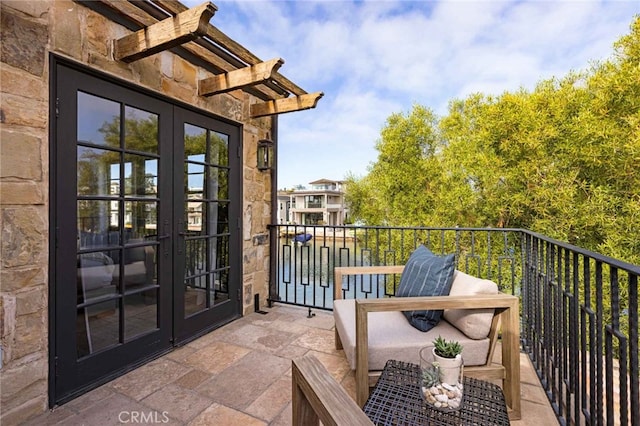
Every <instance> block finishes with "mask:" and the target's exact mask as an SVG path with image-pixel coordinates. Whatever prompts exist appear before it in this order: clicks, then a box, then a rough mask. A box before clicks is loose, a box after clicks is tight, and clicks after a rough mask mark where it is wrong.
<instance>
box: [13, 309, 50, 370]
mask: <svg viewBox="0 0 640 426" xmlns="http://www.w3.org/2000/svg"><path fill="white" fill-rule="evenodd" d="M46 328H47V321H46V318H45V314H44V312H36V313H33V314H28V315H18V316H16V334H15V336H14V345H13V353H12V358H13V359H19V358H22V357H24V356H27V355H31V354H38V353H42V354H44V353H45V352H46V348H47V346H46V343H47V338H46V332H43V330H46Z"/></svg>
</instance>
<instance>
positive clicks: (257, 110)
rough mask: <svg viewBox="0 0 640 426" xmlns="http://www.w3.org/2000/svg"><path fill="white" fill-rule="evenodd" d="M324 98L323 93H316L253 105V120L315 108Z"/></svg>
mask: <svg viewBox="0 0 640 426" xmlns="http://www.w3.org/2000/svg"><path fill="white" fill-rule="evenodd" d="M323 96H324V93H323V92H315V93H308V94H305V95H299V96H292V97H290V98H284V99H276V100H272V101H267V102H262V103H259V104H253V105H251V118H258V117H264V116H267V115H276V114H284V113H286V112H294V111H302V110H305V109H311V108H315V107H316V105H317V104H318V101H319V100H320V99H321V98H322V97H323Z"/></svg>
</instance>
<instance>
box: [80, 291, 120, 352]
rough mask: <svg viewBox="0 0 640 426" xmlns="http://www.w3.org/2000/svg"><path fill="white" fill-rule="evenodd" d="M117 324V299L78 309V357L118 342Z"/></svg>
mask: <svg viewBox="0 0 640 426" xmlns="http://www.w3.org/2000/svg"><path fill="white" fill-rule="evenodd" d="M118 324H119V309H118V300H117V299H112V300H108V301H105V302H102V303H97V304H95V305H91V306H87V307H84V308H80V309H78V317H77V349H78V358H82V357H85V356H87V355H91V354H93V353H95V352H97V351H100V350H102V349H105V348H108V347H110V346H114V345H117V344H118V343H119V342H120V339H119V327H118Z"/></svg>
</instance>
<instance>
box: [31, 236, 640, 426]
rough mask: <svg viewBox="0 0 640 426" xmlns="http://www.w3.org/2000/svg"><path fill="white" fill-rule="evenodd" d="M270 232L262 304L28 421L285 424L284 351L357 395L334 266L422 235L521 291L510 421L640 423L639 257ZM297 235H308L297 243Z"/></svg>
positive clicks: (521, 243) (381, 282)
mask: <svg viewBox="0 0 640 426" xmlns="http://www.w3.org/2000/svg"><path fill="white" fill-rule="evenodd" d="M270 229H271V232H272V233H274V234H275V235H273V237H274V238H275V240H276V241H278V245H277V246H276V247H272V249H271V256H272V260H273V261H272V265H273V266H274V268H273V270H272V271H271V274H270V281H271V284H270V294H269V299H270V305H271V306H269V307H263V310H262V312H256V313H252V314H249V315H247V316H245V317H243V318H240V319H238V320H236V321H234V322H232V323H230V324H227V325H225V326H223V327H221V328H219V329H217V330H215V331H212V332H210V333H208V334H206V335H204V336H202V337H200V338H199V339H196V340H194V341H192V342H190V343H188V344H186V345H185V346H183V347H181V348H178V349H176V350H174V351H172V352H170V353H168V354H166V355H164V356H162V357H160V358H158V359H156V360H154V361H152V362H149V363H147V364H145V365H143V366H142V367H140V368H138V369H136V370H134V371H131V372H129V373H128V374H126V375H123V376H121V377H119V378H117V379H115V380H113V381H112V382H110V383H107V384H105V385H103V386H102V387H99V388H97V389H95V390H93V391H91V392H89V393H87V394H85V395H83V396H81V397H79V398H77V399H75V400H73V401H71V402H69V403H67V404H65V405H63V406H61V407H58V408H56V409H54V410H52V411H51V412H49V413H47V414H46V415H43V416H40V417H38V418H36V419H34V420H33V421H32V422H30V424H33V425H40V424H64V425H67V424H120V423H135V422H138V423H141V422H142V423H144V422H146V423H152V422H155V423H168V424H178V425H208V424H220V425H235V424H243V425H289V424H291V421H292V406H291V389H292V383H291V360H292V359H294V358H297V357H301V356H305V355H313V356H315V357H316V358H318V359H319V360H320V361H321V362H322V364H323V365H324V366H325V367H326V369H327V370H328V371H329V373H330V374H331V375H332V376H333V378H334V379H336V381H338V382H339V383H340V384H341V385H342V386H343V387H344V389H345V390H346V391H347V393H348V394H349V395H351V396H352V398H354V399H355V376H354V373H353V371H351V370H350V368H349V365H348V362H347V360H346V357H345V354H344V352H343V351H342V350H336V349H335V343H334V327H335V325H334V321H333V315H332V314H331V310H332V303H333V268H335V267H336V266H360V265H375V264H386V265H391V264H403V263H404V262H405V261H406V259H407V258H408V256H409V254H410V253H411V252H412V251H413V249H414V248H415V247H416V246H417V245H418V244H425V245H427V246H428V247H429V248H430V249H431V250H432V251H434V252H436V253H456V264H457V269H459V270H462V271H464V272H467V273H469V274H472V275H476V276H479V277H481V278H488V279H491V280H493V281H495V282H496V283H497V284H498V286H499V288H500V289H501V291H503V292H505V293H509V294H513V295H516V296H518V297H519V298H520V309H521V315H520V329H521V330H520V336H521V341H520V343H521V344H520V379H521V382H520V384H521V398H522V400H521V419H520V420H515V421H512V424H514V425H541V424H543V425H549V424H605V423H606V424H612V425H626V424H630V425H638V424H639V415H638V413H639V404H640V403H639V400H638V376H639V374H638V303H637V301H638V292H637V285H638V276H640V267H639V266H637V265H631V264H628V263H624V262H621V261H619V260H616V259H612V258H608V257H605V256H601V255H599V254H596V253H593V252H589V251H587V250H584V249H581V248H579V247H575V246H571V245H569V244H565V243H562V242H559V241H555V240H552V239H550V238H547V237H545V236H542V235H538V234H535V233H532V232H529V231H526V230H519V229H466V228H386V227H346V226H342V227H337V226H300V225H298V226H286V225H273V226H271V227H270ZM299 232H304V233H309V234H311V235H312V236H313V238H312V240H311V241H309V242H308V243H306V244H304V245H299V244H293V243H292V242H291V238H290V235H295V234H296V233H299ZM292 233H293V234H292ZM397 284H398V277H395V276H390V277H385V276H374V277H371V278H368V279H365V278H363V277H358V276H356V277H350V278H349V279H348V280H346V281H345V282H343V288H344V289H345V290H344V294H343V297H344V298H349V297H351V298H354V297H355V298H375V297H387V296H393V294H394V292H395V289H396V288H397ZM498 344H500V343H498ZM496 353H497V354H500V350H497V351H496ZM494 361H497V360H495V359H494ZM497 384H500V383H499V382H498V383H497ZM142 420H144V421H142Z"/></svg>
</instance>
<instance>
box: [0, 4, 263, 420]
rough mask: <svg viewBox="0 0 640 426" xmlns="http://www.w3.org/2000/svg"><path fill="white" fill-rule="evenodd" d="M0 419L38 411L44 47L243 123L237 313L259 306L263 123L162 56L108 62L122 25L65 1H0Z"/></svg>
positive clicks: (43, 327)
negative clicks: (201, 89)
mask: <svg viewBox="0 0 640 426" xmlns="http://www.w3.org/2000/svg"><path fill="white" fill-rule="evenodd" d="M0 8H1V9H0V18H1V24H0V31H1V32H2V46H1V55H0V59H1V60H0V62H1V63H0V72H1V75H0V79H1V80H0V81H1V85H0V102H1V103H0V123H1V128H0V159H1V162H0V227H1V228H0V229H1V230H2V231H1V232H2V239H1V250H2V252H1V260H0V333H1V335H0V345H1V347H2V369H1V370H0V389H1V404H2V410H1V411H2V412H1V415H0V416H1V417H0V423H2V424H16V423H20V422H21V421H23V420H25V419H28V418H30V417H32V416H34V415H36V414H38V413H41V412H42V411H44V410H46V409H47V403H48V402H47V401H48V395H47V389H48V388H47V386H48V384H47V378H48V368H49V366H48V352H47V351H48V335H47V329H48V300H47V298H48V275H49V274H48V272H49V271H48V257H49V252H48V247H49V235H50V232H49V219H48V209H49V198H48V197H49V134H48V125H49V123H48V117H49V100H48V96H49V52H54V53H56V54H58V55H60V56H63V57H67V58H70V59H73V60H75V61H78V62H81V63H84V64H87V65H88V66H89V67H92V68H96V69H99V70H101V71H103V72H107V73H110V74H112V75H115V76H117V77H120V78H123V79H126V80H128V81H131V82H133V83H135V84H137V85H139V86H143V87H145V88H148V89H151V90H155V91H158V92H161V93H163V94H164V95H166V96H169V97H172V98H175V99H179V100H181V101H184V102H187V103H189V104H191V105H194V106H196V107H198V108H201V109H203V110H206V111H210V112H212V113H215V114H217V115H219V116H223V117H227V118H229V119H232V120H235V121H238V122H242V123H243V124H244V134H243V143H244V145H243V147H244V148H243V149H244V152H243V154H244V158H243V162H244V169H243V186H244V202H243V211H244V212H245V214H244V219H243V221H244V223H243V225H244V231H243V254H244V256H243V274H244V275H243V283H242V286H243V310H244V312H245V313H247V312H250V311H252V310H253V295H254V294H256V293H260V295H261V304H264V303H265V302H266V297H267V294H268V291H267V289H268V274H269V239H268V234H267V229H266V226H267V224H268V223H270V222H271V218H270V197H271V195H270V189H271V177H270V174H269V173H264V172H259V171H258V170H257V169H256V158H255V155H256V143H257V141H258V139H261V138H264V137H266V136H267V133H268V132H269V133H270V132H271V128H270V126H271V119H270V118H261V119H257V120H250V119H248V116H249V105H250V103H252V102H255V101H256V100H255V99H253V98H252V97H251V96H249V95H247V94H245V93H243V92H240V91H235V92H231V93H229V94H225V95H217V96H212V97H209V98H203V97H198V96H197V90H196V88H197V80H198V79H200V78H203V77H206V76H208V73H207V72H206V71H204V70H203V69H200V68H198V67H195V66H194V65H191V64H190V63H188V62H186V61H185V60H184V59H182V58H180V57H177V56H175V55H173V54H172V53H169V52H163V53H160V54H157V55H153V56H151V57H149V58H145V59H142V60H139V61H136V62H134V63H132V64H124V63H120V62H115V61H113V60H112V59H110V54H111V52H110V50H111V42H110V40H112V39H115V38H118V37H121V36H123V35H125V34H128V33H129V31H128V30H127V29H125V28H124V27H121V26H119V25H117V24H115V23H113V22H111V21H109V20H108V19H107V18H105V17H103V16H101V15H99V14H97V13H95V12H93V11H91V10H89V9H87V8H85V7H84V6H82V5H79V4H77V3H74V2H72V1H68V0H55V1H54V0H39V1H23V0H16V1H10V0H3V1H2V2H1V3H0Z"/></svg>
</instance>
